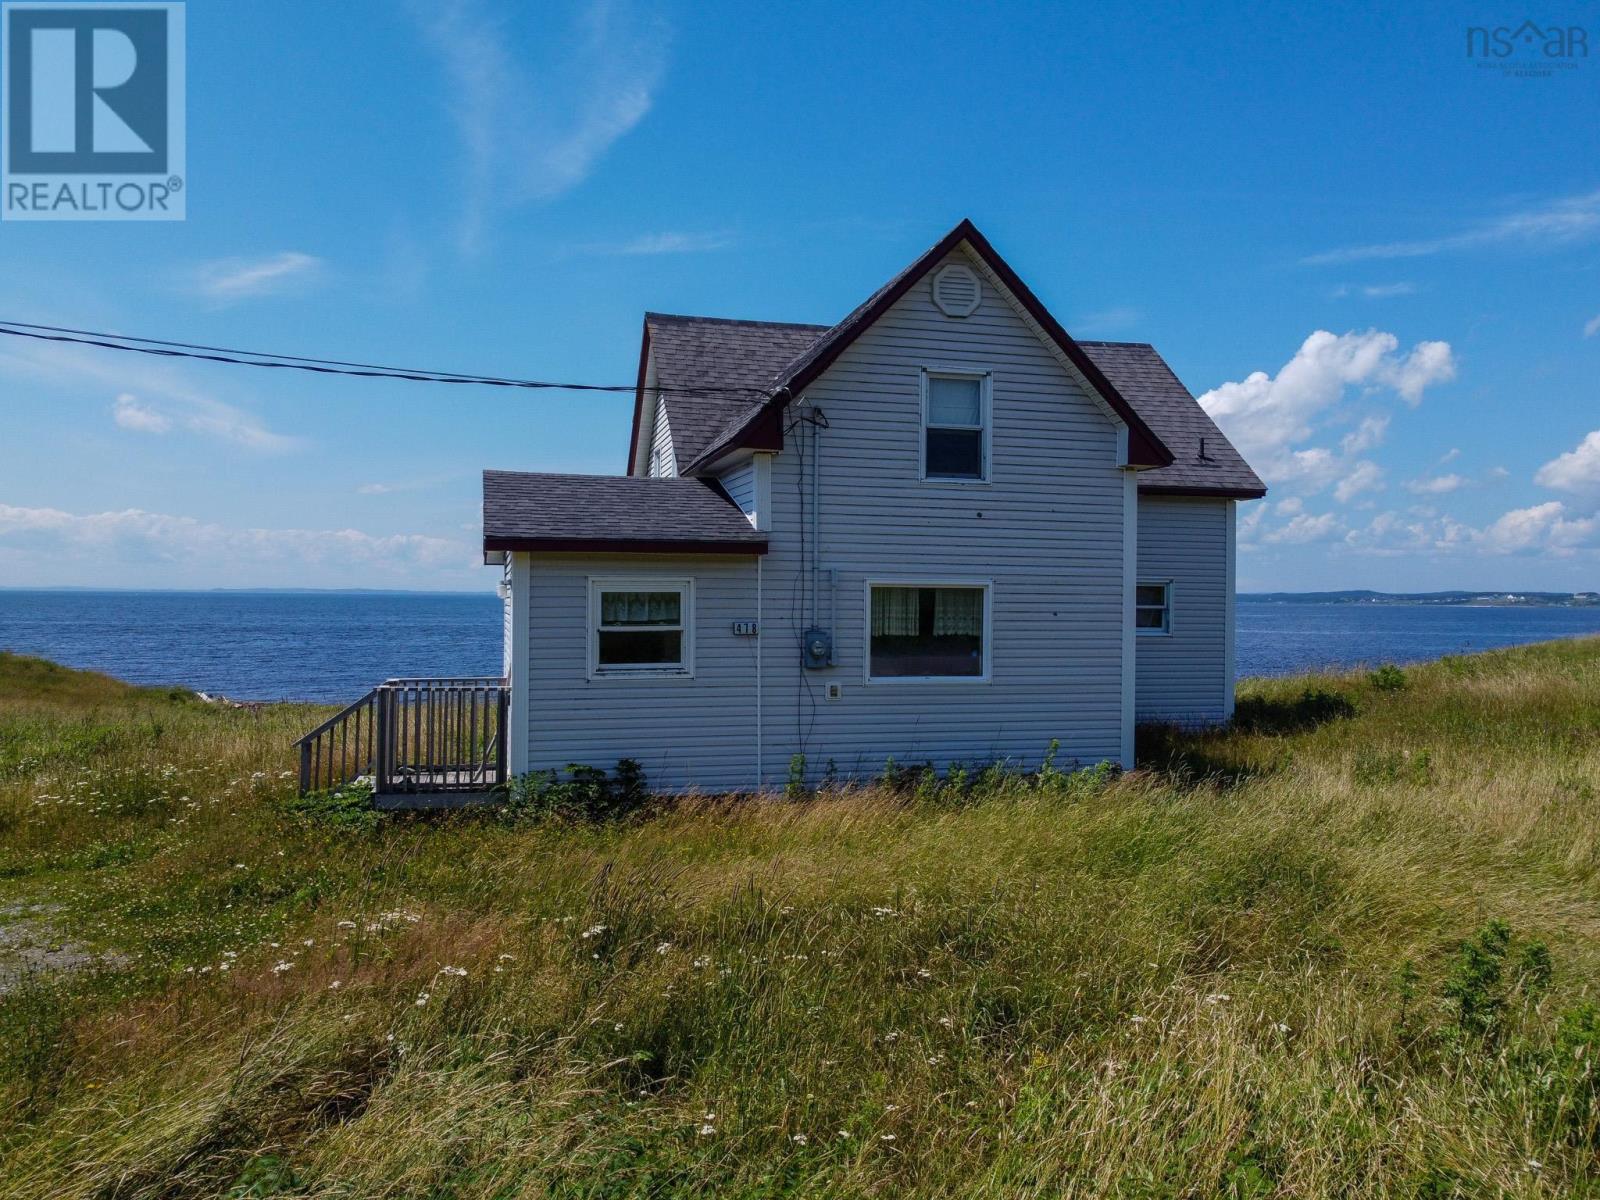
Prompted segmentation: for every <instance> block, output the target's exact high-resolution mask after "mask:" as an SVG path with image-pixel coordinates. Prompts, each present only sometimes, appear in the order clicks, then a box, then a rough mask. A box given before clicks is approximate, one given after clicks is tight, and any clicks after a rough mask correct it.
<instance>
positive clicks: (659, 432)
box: [649, 396, 678, 475]
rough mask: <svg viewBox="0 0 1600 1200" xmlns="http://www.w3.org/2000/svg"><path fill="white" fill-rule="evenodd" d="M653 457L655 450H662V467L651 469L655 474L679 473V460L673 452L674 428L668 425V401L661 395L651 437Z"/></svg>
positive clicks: (651, 472)
mask: <svg viewBox="0 0 1600 1200" xmlns="http://www.w3.org/2000/svg"><path fill="white" fill-rule="evenodd" d="M650 451H651V459H652V461H653V459H654V457H655V452H656V451H660V452H661V469H660V470H659V471H650V472H649V473H650V474H655V475H676V474H677V473H678V460H677V457H676V456H675V455H674V454H673V452H672V430H671V429H670V428H669V427H668V425H667V402H666V401H665V400H662V399H661V398H660V397H659V396H658V397H657V398H656V417H655V429H654V433H653V435H652V436H651V439H650Z"/></svg>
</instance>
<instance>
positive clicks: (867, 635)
mask: <svg viewBox="0 0 1600 1200" xmlns="http://www.w3.org/2000/svg"><path fill="white" fill-rule="evenodd" d="M875 587H924V588H939V587H947V588H979V589H981V590H982V592H983V646H982V654H983V672H982V674H979V675H881V676H874V675H873V673H872V589H873V588H875ZM861 599H862V608H861V678H862V680H863V681H864V682H866V683H868V684H870V685H871V686H873V687H892V686H894V685H895V684H899V683H914V684H915V683H937V684H952V683H953V684H962V683H968V684H971V683H988V682H989V680H990V678H991V672H992V670H993V662H994V581H993V580H992V579H952V578H950V577H948V576H940V577H939V578H937V579H905V578H872V579H867V580H866V581H865V582H864V583H863V585H862V590H861Z"/></svg>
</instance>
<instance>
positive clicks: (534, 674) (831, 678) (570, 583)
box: [528, 251, 1132, 790]
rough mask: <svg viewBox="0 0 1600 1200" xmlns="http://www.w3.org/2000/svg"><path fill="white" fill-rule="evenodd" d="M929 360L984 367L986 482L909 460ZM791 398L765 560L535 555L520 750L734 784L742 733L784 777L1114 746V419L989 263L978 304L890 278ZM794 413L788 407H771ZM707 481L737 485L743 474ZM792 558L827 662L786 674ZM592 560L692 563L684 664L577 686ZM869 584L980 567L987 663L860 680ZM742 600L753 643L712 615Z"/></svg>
mask: <svg viewBox="0 0 1600 1200" xmlns="http://www.w3.org/2000/svg"><path fill="white" fill-rule="evenodd" d="M956 253H957V254H958V255H959V254H962V253H963V252H961V251H957V252H956ZM941 366H942V367H966V368H972V369H981V370H986V371H989V372H992V419H991V432H992V438H993V443H992V451H991V456H990V457H991V470H990V478H989V481H988V482H986V483H982V484H972V483H952V482H937V481H933V482H930V481H925V480H922V479H921V478H920V477H919V475H920V444H921V437H922V400H921V374H920V372H921V369H922V368H924V367H941ZM804 399H805V400H806V401H808V402H809V403H810V404H812V405H815V406H817V407H819V408H821V409H822V410H823V412H824V413H825V415H826V418H827V428H826V429H824V430H822V431H821V432H820V433H819V434H818V435H817V442H816V443H815V446H814V444H813V442H812V439H811V436H810V430H811V427H810V426H809V425H805V424H800V425H797V426H795V427H794V431H793V432H791V433H790V434H789V435H788V436H787V438H786V445H785V449H784V451H783V452H782V453H781V454H779V455H777V456H776V457H775V458H774V460H773V464H772V482H771V495H772V507H773V513H772V517H771V539H770V552H769V553H768V555H767V556H766V558H765V559H764V560H760V561H759V562H758V560H755V559H746V558H739V559H730V558H679V559H671V558H659V557H652V558H639V559H627V558H598V557H590V558H583V557H572V558H539V557H536V558H535V559H534V562H533V567H532V583H531V588H530V604H529V623H530V634H529V670H528V674H529V683H530V684H531V687H530V689H529V703H528V733H529V738H530V742H529V747H530V754H529V765H530V766H532V767H534V768H539V767H560V766H564V765H565V764H567V763H569V762H583V763H591V764H594V765H597V766H605V767H610V766H612V765H613V764H615V762H616V760H617V759H618V758H621V757H632V758H637V759H639V760H640V761H641V762H642V763H643V764H644V766H645V770H646V774H647V777H648V779H649V781H650V783H651V785H652V786H653V787H656V788H660V789H664V790H682V789H685V788H689V787H698V788H701V789H706V790H722V789H742V788H748V787H750V786H752V785H753V784H754V783H755V780H756V774H757V768H756V763H757V753H758V750H757V741H758V737H759V741H760V749H759V754H760V763H761V780H762V783H763V784H764V785H765V786H767V787H774V786H781V784H782V782H783V780H784V778H785V776H786V774H787V772H788V766H789V761H790V757H791V755H794V754H800V753H803V754H804V755H805V756H806V764H807V774H808V776H810V777H811V778H813V779H815V778H817V777H819V776H820V775H821V774H822V773H823V772H824V771H825V770H827V769H828V767H829V766H830V764H831V765H832V766H833V767H834V768H835V769H836V770H837V771H838V772H839V773H840V774H841V775H845V776H851V775H858V776H859V775H869V774H873V773H876V772H878V771H880V770H881V769H882V768H883V765H884V763H885V761H886V760H888V759H890V758H893V759H895V760H896V761H898V762H901V763H911V762H922V761H931V762H933V763H934V764H936V765H937V766H939V767H941V768H943V767H947V766H949V765H950V764H952V763H954V762H958V761H962V762H978V761H988V760H992V759H1006V760H1010V761H1011V762H1013V763H1016V764H1019V765H1028V766H1034V765H1037V764H1038V762H1039V760H1040V758H1041V756H1042V755H1043V754H1044V752H1045V749H1046V747H1047V745H1048V744H1049V743H1050V741H1051V740H1052V739H1059V741H1060V743H1061V748H1060V752H1059V761H1061V762H1062V763H1063V764H1064V765H1065V764H1069V763H1071V762H1073V761H1076V762H1078V763H1081V764H1084V765H1088V764H1092V763H1096V762H1099V761H1102V760H1106V759H1111V760H1118V759H1120V758H1121V756H1122V741H1123V738H1122V734H1123V725H1124V721H1123V699H1124V693H1125V687H1124V665H1125V664H1124V661H1123V660H1124V649H1123V646H1124V641H1123V624H1124V619H1123V603H1124V594H1125V583H1126V580H1125V575H1126V572H1125V570H1124V538H1123V531H1124V524H1125V517H1126V515H1127V514H1126V506H1127V505H1128V504H1129V498H1130V497H1131V496H1132V491H1131V489H1129V488H1127V487H1125V484H1124V480H1125V476H1124V474H1123V472H1122V471H1121V470H1120V469H1119V467H1118V466H1117V453H1118V427H1117V425H1116V424H1115V423H1114V422H1113V421H1112V420H1111V419H1110V418H1109V417H1108V415H1107V414H1106V411H1105V409H1104V408H1103V407H1102V406H1101V405H1100V404H1099V402H1098V401H1097V400H1096V399H1094V398H1093V397H1092V396H1091V395H1089V394H1088V393H1087V392H1086V391H1085V389H1084V388H1083V386H1082V385H1081V384H1080V383H1079V382H1078V381H1077V379H1076V377H1075V376H1074V375H1073V374H1071V373H1070V372H1069V371H1068V370H1067V369H1066V368H1065V367H1063V366H1062V364H1061V363H1060V362H1059V360H1058V359H1057V358H1056V356H1055V354H1054V353H1053V351H1052V350H1051V349H1050V348H1049V347H1048V346H1047V345H1046V344H1045V343H1044V342H1043V341H1042V340H1041V339H1040V338H1039V336H1038V335H1037V334H1036V333H1035V332H1034V331H1033V330H1032V329H1031V328H1030V327H1029V326H1028V325H1027V324H1026V323H1025V322H1024V321H1023V319H1022V318H1021V317H1020V316H1019V315H1018V314H1017V312H1016V311H1015V310H1014V309H1013V308H1012V307H1011V305H1010V304H1009V303H1008V302H1007V301H1006V300H1005V299H1004V298H1003V297H1002V296H1001V295H1000V294H999V293H998V292H997V291H996V290H995V288H994V285H993V284H992V282H990V281H989V280H988V279H987V278H985V280H984V284H983V300H982V304H981V306H980V307H979V309H978V311H977V312H976V313H974V314H973V315H972V316H970V317H968V318H966V319H961V320H956V319H951V318H948V317H945V316H944V315H943V314H942V313H940V312H939V311H938V309H936V308H935V307H934V305H933V303H932V300H931V297H930V294H929V288H928V285H927V283H926V282H923V283H921V284H919V285H918V286H917V287H915V288H913V289H911V290H910V291H909V292H908V293H907V294H906V295H905V296H904V297H902V298H901V300H900V301H898V302H897V303H896V304H895V305H894V306H893V307H892V308H891V309H890V310H889V311H888V312H887V313H886V314H885V315H884V316H883V318H882V319H881V320H880V321H879V322H878V323H877V324H876V325H874V326H873V327H872V328H871V329H869V330H868V331H866V332H865V333H864V334H863V335H862V336H861V337H860V338H859V339H858V340H857V341H856V342H855V343H854V344H853V345H852V346H851V347H850V348H849V349H848V350H846V351H845V352H844V354H843V355H842V356H841V357H840V358H839V360H838V361H837V362H835V363H834V364H833V366H832V367H830V368H829V370H828V371H827V372H825V373H824V374H823V376H822V377H821V378H819V379H818V380H817V381H816V382H815V383H813V384H812V386H811V387H810V388H809V389H807V392H806V395H805V397H804ZM803 412H804V406H799V407H791V409H790V413H789V416H790V421H789V424H791V425H794V418H795V417H797V416H800V415H802V414H803ZM663 436H665V416H664V414H662V413H659V412H658V414H657V426H656V438H657V439H658V440H659V439H661V438H662V437H663ZM814 456H815V458H814ZM814 461H815V463H816V464H817V466H818V468H819V470H818V476H819V490H820V506H816V508H815V511H816V517H817V533H818V542H819V545H820V554H819V555H814V554H813V552H812V550H811V548H810V547H811V522H812V514H813V510H814V505H815V495H814V493H813V482H812V469H813V463H814ZM724 483H725V485H727V486H729V490H730V492H733V493H734V494H735V495H737V494H738V490H739V489H740V488H741V487H742V485H741V484H740V483H739V481H738V480H733V481H731V482H730V481H729V480H724ZM802 498H803V504H802ZM740 503H741V505H743V504H744V503H745V501H743V500H741V501H740ZM747 511H748V509H747ZM802 534H804V537H805V539H806V540H805V551H804V554H805V557H804V559H802ZM813 561H819V562H820V564H821V567H822V568H823V569H824V571H825V578H826V577H829V576H831V578H832V579H833V580H834V583H833V585H832V586H831V587H830V586H828V585H827V583H826V582H825V583H824V586H823V589H822V591H821V594H820V596H819V597H818V604H817V618H816V619H817V622H818V624H820V625H822V626H824V627H825V628H830V629H832V630H833V632H834V647H835V649H834V665H833V666H831V667H829V668H827V669H824V670H821V671H804V670H802V669H801V667H800V651H799V645H800V641H801V636H802V634H803V632H804V630H805V629H806V628H808V627H809V626H810V624H811V621H812V616H811V597H810V595H809V587H810V576H811V572H810V570H809V569H808V568H809V567H810V565H811V563H812V562H813ZM1129 565H1130V566H1131V564H1129ZM803 567H804V568H806V569H803ZM758 573H759V583H758ZM594 574H608V575H637V574H654V575H657V576H659V577H661V578H684V577H692V578H693V579H694V580H695V588H696V603H695V621H696V636H697V642H698V645H697V651H696V656H695V676H694V678H693V679H650V680H645V679H639V680H631V681H619V680H599V681H589V680H587V678H586V664H587V653H588V651H587V644H588V630H587V628H586V626H587V621H588V604H587V579H588V577H589V576H590V575H594ZM870 579H880V580H882V579H893V580H897V581H923V582H939V581H957V580H976V581H983V582H987V583H988V584H989V585H990V605H991V609H990V620H989V627H990V631H991V636H990V640H989V644H988V646H987V654H988V660H989V669H990V678H989V679H988V680H986V681H982V682H978V681H969V680H939V681H927V682H917V681H880V682H876V683H868V682H866V671H867V621H866V617H867V612H868V608H867V594H866V585H867V582H868V580H870ZM758 588H759V592H760V595H761V597H762V600H761V602H760V603H758V600H757V595H758ZM752 617H754V618H757V619H758V620H759V621H760V627H761V636H760V638H759V639H754V638H740V637H734V636H733V635H732V631H731V628H730V626H731V623H732V622H733V621H735V620H744V619H749V618H752ZM758 648H759V657H760V662H759V666H758V663H757V654H758ZM1127 665H1128V667H1129V675H1128V677H1129V678H1130V680H1131V671H1132V664H1127ZM758 673H759V676H760V678H761V687H760V694H759V709H760V713H761V717H760V722H759V728H758V722H757V716H756V713H757V709H758V695H757V685H756V680H757V676H758ZM829 683H838V684H840V685H842V689H843V695H842V697H841V698H840V699H838V700H831V701H830V700H827V699H825V689H826V685H827V684H829Z"/></svg>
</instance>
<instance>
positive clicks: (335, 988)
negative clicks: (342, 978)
mask: <svg viewBox="0 0 1600 1200" xmlns="http://www.w3.org/2000/svg"><path fill="white" fill-rule="evenodd" d="M343 986H344V984H342V983H340V982H339V981H338V980H337V979H335V980H334V981H333V982H332V983H330V984H329V985H328V990H329V991H334V992H337V991H338V990H339V989H340V988H342V987H343Z"/></svg>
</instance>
